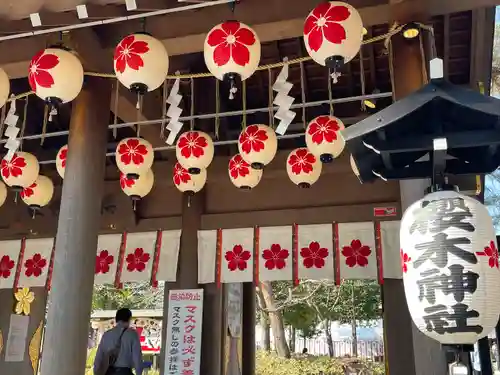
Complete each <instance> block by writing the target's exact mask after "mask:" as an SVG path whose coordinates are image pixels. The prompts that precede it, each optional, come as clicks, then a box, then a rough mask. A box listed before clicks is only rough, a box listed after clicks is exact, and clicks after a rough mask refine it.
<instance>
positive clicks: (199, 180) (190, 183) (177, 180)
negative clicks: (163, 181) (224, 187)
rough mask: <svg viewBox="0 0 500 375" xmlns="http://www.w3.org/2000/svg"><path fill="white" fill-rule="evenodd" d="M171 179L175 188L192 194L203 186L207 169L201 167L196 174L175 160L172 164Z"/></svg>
mask: <svg viewBox="0 0 500 375" xmlns="http://www.w3.org/2000/svg"><path fill="white" fill-rule="evenodd" d="M173 181H174V185H175V187H176V188H177V189H179V190H180V191H182V192H183V193H188V194H190V195H193V194H195V193H197V192H199V191H200V190H201V189H203V187H204V186H205V182H207V170H206V169H202V170H200V172H199V173H198V174H191V173H189V172H188V170H187V169H185V168H183V167H182V165H181V164H180V163H178V162H177V163H175V166H174V175H173Z"/></svg>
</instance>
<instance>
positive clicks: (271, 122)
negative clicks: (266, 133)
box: [267, 69, 274, 129]
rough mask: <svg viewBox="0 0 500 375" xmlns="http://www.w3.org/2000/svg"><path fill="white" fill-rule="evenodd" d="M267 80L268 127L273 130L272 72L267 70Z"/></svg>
mask: <svg viewBox="0 0 500 375" xmlns="http://www.w3.org/2000/svg"><path fill="white" fill-rule="evenodd" d="M267 78H268V81H269V89H268V98H267V100H268V102H269V126H270V127H271V128H273V129H274V110H273V72H272V70H271V69H268V70H267Z"/></svg>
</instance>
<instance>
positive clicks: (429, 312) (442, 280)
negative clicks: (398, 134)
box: [400, 191, 500, 345]
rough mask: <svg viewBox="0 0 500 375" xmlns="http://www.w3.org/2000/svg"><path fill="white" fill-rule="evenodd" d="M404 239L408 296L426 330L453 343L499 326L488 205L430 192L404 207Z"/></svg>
mask: <svg viewBox="0 0 500 375" xmlns="http://www.w3.org/2000/svg"><path fill="white" fill-rule="evenodd" d="M400 241H401V262H402V268H403V281H404V287H405V294H406V301H407V303H408V308H409V310H410V314H411V317H412V319H413V321H414V322H415V325H416V326H417V327H418V328H419V330H420V331H422V332H423V333H424V334H425V335H427V336H429V337H431V338H433V339H435V340H437V341H439V342H440V343H442V344H450V345H456V344H461V345H470V344H474V343H475V342H476V341H477V340H479V339H480V338H482V337H485V336H487V335H488V334H489V333H490V332H491V331H493V329H494V328H495V326H496V324H497V322H498V313H499V311H500V270H499V264H498V248H497V244H496V236H495V229H494V227H493V222H492V220H491V217H490V215H489V214H488V210H487V209H486V207H485V206H484V205H482V204H481V203H480V202H478V201H477V200H475V199H473V198H470V197H467V196H465V195H462V194H459V193H457V192H454V191H439V192H434V193H431V194H428V195H426V196H425V197H424V198H423V199H421V200H419V201H417V202H415V203H414V204H412V205H411V206H410V207H409V208H408V209H407V210H406V212H405V213H404V215H403V219H402V220H401V229H400Z"/></svg>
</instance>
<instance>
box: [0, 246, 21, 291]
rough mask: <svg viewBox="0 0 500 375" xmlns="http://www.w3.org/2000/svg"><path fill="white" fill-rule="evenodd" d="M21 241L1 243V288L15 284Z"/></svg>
mask: <svg viewBox="0 0 500 375" xmlns="http://www.w3.org/2000/svg"><path fill="white" fill-rule="evenodd" d="M20 251H21V241H20V240H12V241H2V243H1V244H0V289H10V288H12V287H13V286H14V280H15V278H16V270H17V262H18V261H19V252H20Z"/></svg>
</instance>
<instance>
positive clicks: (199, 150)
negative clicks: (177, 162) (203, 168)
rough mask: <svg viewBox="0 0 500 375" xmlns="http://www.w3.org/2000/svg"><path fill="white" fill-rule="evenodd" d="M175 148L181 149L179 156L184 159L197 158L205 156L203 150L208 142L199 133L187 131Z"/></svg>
mask: <svg viewBox="0 0 500 375" xmlns="http://www.w3.org/2000/svg"><path fill="white" fill-rule="evenodd" d="M177 146H178V147H179V148H180V149H181V155H182V156H184V157H185V158H189V157H191V155H192V156H194V157H195V158H199V157H201V156H203V155H205V150H203V149H204V148H205V147H207V146H208V142H207V140H206V139H205V137H203V136H201V134H200V133H198V132H195V131H189V132H187V133H185V134H184V135H183V136H182V137H180V138H179V143H178V144H177Z"/></svg>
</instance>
